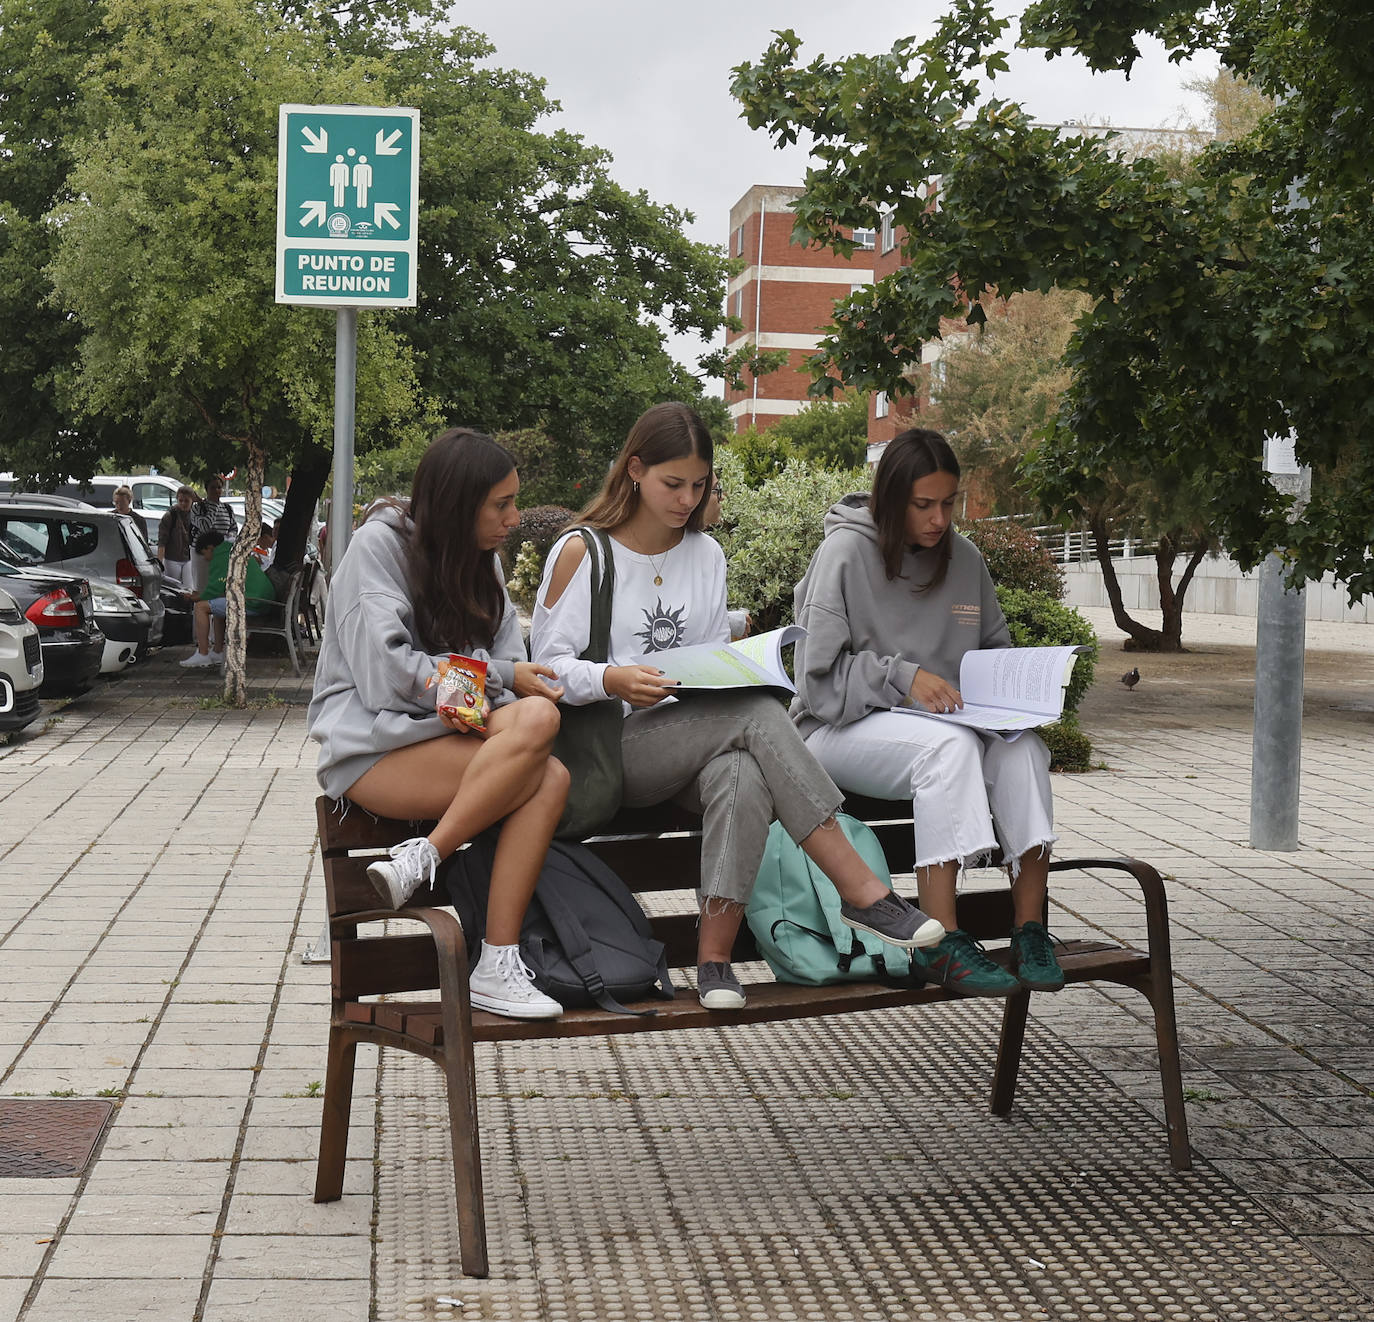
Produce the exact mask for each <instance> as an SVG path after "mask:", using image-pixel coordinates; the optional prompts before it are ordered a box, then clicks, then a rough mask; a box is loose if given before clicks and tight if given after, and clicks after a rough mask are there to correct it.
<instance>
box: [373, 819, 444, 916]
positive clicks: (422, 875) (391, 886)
mask: <svg viewBox="0 0 1374 1322" xmlns="http://www.w3.org/2000/svg"><path fill="white" fill-rule="evenodd" d="M390 852H391V858H390V859H389V860H384V861H382V862H380V863H369V864H368V866H367V879H368V880H369V881H370V882H371V883H372V886H373V889H374V890H375V891H376V892H377V894H378V895H380V896H381V897H382V900H383V901H384V902H385V903H387V904H389V905H390V906H391V907H392V908H393V909H399V908H400V907H401V906H402V905H403V904H404V903H405V902H406V901H407V900H408V899H410V897H411V896H412V895H414V894H415V892H416V891H417V890H419V889H420V885H421V883H422V882H425V881H428V882H429V883H430V885H433V884H434V871H435V869H436V868H437V867H438V866H439V864H440V862H441V860H440V858H439V851H438V850H437V849H435V847H434V846H433V845H432V844H430V843H429V841H428V840H426V839H425V838H424V836H416V837H415V838H414V839H413V840H402V841H401V843H400V844H399V845H395V846H393V847H392V849H391V851H390Z"/></svg>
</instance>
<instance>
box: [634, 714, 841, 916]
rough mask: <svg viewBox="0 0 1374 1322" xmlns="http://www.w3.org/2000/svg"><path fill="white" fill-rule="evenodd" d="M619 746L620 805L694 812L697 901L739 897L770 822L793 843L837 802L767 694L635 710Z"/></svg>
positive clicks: (749, 885)
mask: <svg viewBox="0 0 1374 1322" xmlns="http://www.w3.org/2000/svg"><path fill="white" fill-rule="evenodd" d="M620 747H621V752H622V754H623V758H624V763H625V793H624V799H625V803H626V805H627V806H629V807H633V808H642V807H646V806H648V805H649V804H651V803H662V802H663V801H664V800H666V799H672V800H673V801H674V802H676V803H680V804H682V806H683V807H685V808H689V809H691V810H692V811H693V812H699V813H700V814H701V819H702V820H701V890H700V894H701V897H702V898H703V899H722V900H730V901H733V902H735V903H737V904H744V903H746V902H747V901H748V899H749V894H750V892H751V891H752V890H753V888H754V879H755V878H756V877H757V876H758V870H759V863H760V862H761V861H762V859H763V850H764V846H765V844H766V843H767V841H768V828H769V826H770V824H771V823H772V822H773V819H774V818H776V819H777V820H778V821H779V822H781V823H782V826H783V829H784V830H785V831H786V832H787V834H788V835H790V836H791V837H792V839H793V840H796V841H798V842H800V841H802V840H805V839H806V837H807V836H808V835H810V834H811V832H812V831H814V830H815V829H816V828H817V827H818V826H819V825H820V824H821V823H822V822H824V821H826V820H827V819H828V818H829V817H832V816H833V815H834V813H835V811H836V809H838V808H839V806H840V804H841V803H842V802H843V801H844V795H843V794H841V793H840V791H839V790H838V789H837V788H836V787H835V782H834V781H833V780H831V779H830V777H829V776H828V775H826V773H825V771H824V770H823V769H822V767H821V764H820V763H819V762H817V761H816V759H815V757H814V756H813V755H812V754H811V752H810V750H809V749H808V748H807V747H806V745H805V744H804V743H803V742H802V739H801V736H800V735H799V734H798V733H797V731H796V727H795V726H794V725H793V724H792V722H791V720H790V719H789V718H788V715H787V710H786V708H785V707H783V705H782V704H781V703H780V702H779V701H778V700H777V698H775V697H773V696H772V695H770V694H767V693H757V692H750V691H748V690H731V691H729V692H725V693H699V694H691V695H689V696H688V697H686V698H683V699H682V700H681V701H679V702H672V703H668V704H667V705H666V706H663V707H651V708H647V709H636V710H635V711H632V712H631V713H630V714H629V715H628V716H627V717H626V718H625V729H624V733H623V734H622V736H621V743H620Z"/></svg>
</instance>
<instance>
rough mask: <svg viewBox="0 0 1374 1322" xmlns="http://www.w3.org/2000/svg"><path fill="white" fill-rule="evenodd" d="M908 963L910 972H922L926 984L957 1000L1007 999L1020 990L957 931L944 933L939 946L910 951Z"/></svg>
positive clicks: (1011, 978)
mask: <svg viewBox="0 0 1374 1322" xmlns="http://www.w3.org/2000/svg"><path fill="white" fill-rule="evenodd" d="M911 962H912V967H913V971H915V972H923V973H924V975H925V979H926V981H927V982H937V983H939V984H940V986H942V987H943V988H945V990H946V991H952V992H953V993H954V994H955V995H956V996H1010V995H1011V994H1012V992H1017V991H1020V990H1021V984H1020V982H1018V981H1017V980H1016V978H1014V977H1013V976H1012V975H1011V974H1010V973H1008V972H1007V971H1006V969H1004V968H1002V967H1001V966H1000V965H999V964H996V963H994V962H993V961H992V960H991V959H989V958H988V956H987V954H986V952H985V951H984V950H983V947H982V945H981V944H980V943H979V942H977V941H975V940H974V939H973V938H972V937H971V936H970V935H969V934H968V933H967V932H965V931H962V930H960V929H959V928H955V930H954V931H952V932H947V933H945V939H944V940H943V941H941V942H940V944H939V945H938V946H933V947H931V949H929V950H913V951H912V952H911ZM922 966H923V967H922Z"/></svg>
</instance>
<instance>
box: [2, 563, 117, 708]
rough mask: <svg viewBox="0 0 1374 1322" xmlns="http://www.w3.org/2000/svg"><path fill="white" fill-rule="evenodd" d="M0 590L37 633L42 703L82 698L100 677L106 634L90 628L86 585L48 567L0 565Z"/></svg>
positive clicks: (92, 618) (92, 616)
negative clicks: (39, 649) (66, 696)
mask: <svg viewBox="0 0 1374 1322" xmlns="http://www.w3.org/2000/svg"><path fill="white" fill-rule="evenodd" d="M0 587H3V588H4V590H5V592H6V593H7V594H8V595H9V596H11V597H13V598H14V600H15V602H16V604H17V605H18V607H19V609H20V610H21V611H23V612H24V618H25V619H27V620H28V621H29V623H30V624H32V625H34V626H35V627H36V628H37V630H38V644H39V647H40V648H41V651H42V657H43V683H42V686H41V687H40V688H39V690H38V691H39V694H40V695H41V696H42V697H45V698H52V697H59V696H65V695H68V694H75V693H85V691H86V690H87V689H88V688H90V687H91V685H92V684H94V683H95V680H96V676H97V675H99V674H100V663H101V661H102V660H103V659H104V655H105V635H104V634H103V633H101V632H100V629H99V627H98V626H97V625H96V623H95V613H94V611H93V609H92V607H91V588H90V584H89V583H88V582H87V581H86V580H85V579H84V578H81V577H79V576H78V575H76V574H67V573H64V572H63V571H62V570H60V569H52V568H50V567H49V566H47V565H31V566H29V567H27V568H24V567H21V566H18V565H12V564H10V563H9V561H7V560H0Z"/></svg>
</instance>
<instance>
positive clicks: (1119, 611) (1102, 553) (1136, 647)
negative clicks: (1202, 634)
mask: <svg viewBox="0 0 1374 1322" xmlns="http://www.w3.org/2000/svg"><path fill="white" fill-rule="evenodd" d="M1088 527H1089V529H1090V530H1091V531H1092V535H1093V555H1094V556H1095V557H1096V558H1097V563H1098V564H1099V565H1100V566H1101V567H1102V582H1103V583H1104V584H1105V586H1106V588H1107V600H1108V601H1109V602H1111V606H1112V619H1113V620H1115V621H1116V627H1117V628H1118V629H1120V630H1121V631H1122V633H1124V634H1125V635H1126V644H1125V650H1126V651H1127V652H1159V651H1165V650H1172V651H1177V650H1178V649H1177V648H1172V649H1166V648H1163V647H1161V645H1160V644H1161V641H1162V639H1163V637H1164V635H1163V633H1161V632H1160V630H1158V629H1151V628H1150V626H1149V625H1147V624H1141V623H1140V622H1139V621H1138V620H1134V619H1132V618H1131V616H1130V615H1129V614H1128V613H1127V611H1126V606H1125V604H1124V603H1123V602H1122V600H1121V581H1120V579H1118V578H1117V576H1116V566H1115V565H1114V564H1113V563H1112V549H1111V544H1110V543H1111V539H1110V538H1109V537H1108V535H1107V524H1106V520H1104V519H1102V518H1100V517H1095V518H1092V519H1090V520H1089V521H1088Z"/></svg>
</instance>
